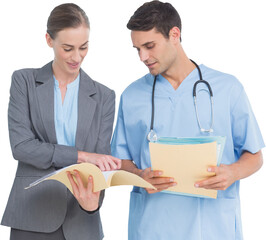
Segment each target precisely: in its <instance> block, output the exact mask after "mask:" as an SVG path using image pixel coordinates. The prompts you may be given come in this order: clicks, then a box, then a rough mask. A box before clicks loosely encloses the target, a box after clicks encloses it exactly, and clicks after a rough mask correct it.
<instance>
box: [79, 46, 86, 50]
mask: <svg viewBox="0 0 266 240" xmlns="http://www.w3.org/2000/svg"><path fill="white" fill-rule="evenodd" d="M87 48H88V47H82V48H80V50H86V49H87Z"/></svg>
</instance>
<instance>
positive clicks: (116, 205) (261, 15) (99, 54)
mask: <svg viewBox="0 0 266 240" xmlns="http://www.w3.org/2000/svg"><path fill="white" fill-rule="evenodd" d="M144 2H145V1H143V0H134V1H130V0H112V1H108V0H102V1H92V0H76V1H75V0H74V3H76V4H78V5H80V6H81V7H82V8H83V9H84V10H85V11H86V12H87V14H88V16H89V19H90V22H91V36H90V44H89V45H90V46H89V48H90V49H89V52H88V56H87V58H86V60H85V61H84V63H83V69H84V70H85V71H86V72H87V73H88V74H89V75H90V76H91V77H92V78H93V79H95V80H97V81H99V82H101V83H103V84H105V85H107V86H108V87H110V88H112V89H114V90H115V91H116V96H117V106H118V103H119V97H120V94H121V93H122V91H123V89H124V88H125V87H126V86H127V85H129V84H130V83H131V82H132V81H134V80H136V79H138V78H139V77H141V76H142V75H144V74H146V73H147V72H148V70H147V69H146V67H145V66H144V64H142V63H141V62H140V61H139V59H138V56H137V52H136V50H134V49H133V48H132V43H131V39H130V32H129V31H128V30H127V28H126V24H127V21H128V20H129V17H130V16H131V15H132V14H133V12H134V11H135V10H136V9H137V8H138V7H139V6H140V5H141V4H143V3H144ZM169 2H170V3H172V4H173V5H174V6H175V7H176V9H177V10H178V12H179V13H180V15H181V19H182V22H183V31H182V40H183V47H184V49H185V51H186V53H187V55H188V56H189V57H190V58H192V59H194V60H195V61H196V62H197V63H199V64H201V63H204V64H205V65H207V66H209V67H212V68H215V69H217V70H220V71H223V72H228V73H231V74H233V75H235V76H236V77H237V78H238V79H240V81H241V82H242V83H243V85H244V87H245V89H246V92H247V94H248V96H249V99H250V102H251V104H252V106H253V110H254V112H255V115H256V117H257V120H258V122H259V125H260V128H261V131H262V134H263V135H264V136H265V133H266V114H265V107H264V106H265V103H266V94H265V87H266V84H265V81H266V79H265V73H264V72H265V70H264V69H265V59H264V58H265V56H266V47H265V44H266V34H265V32H266V31H265V24H266V15H265V11H264V10H265V5H264V1H263V0H252V1H251V0H247V1H246V0H234V1H232V0H223V1H213V0H201V1H197V0H190V1H188V0H175V1H174V0H169ZM61 3H64V1H61V0H53V1H52V0H47V1H34V0H24V1H19V0H14V1H5V3H4V4H3V3H2V4H1V14H0V25H1V36H0V46H1V57H0V66H1V67H0V68H1V76H2V81H1V83H2V87H1V88H0V91H1V94H0V97H1V105H0V114H1V118H0V119H1V135H0V141H1V142H0V146H1V152H2V160H1V161H0V168H1V174H0V184H1V195H0V215H2V214H3V212H4V209H5V204H6V202H7V199H8V195H9V192H10V189H11V186H12V182H13V179H14V175H15V171H16V165H17V162H16V161H15V160H13V159H12V155H11V151H10V146H9V138H8V128H7V106H8V101H9V88H10V80H11V78H10V77H11V74H12V72H13V71H14V70H16V69H21V68H25V67H41V66H43V65H45V64H46V63H47V62H48V61H51V60H52V58H53V52H52V50H51V49H50V48H48V47H47V45H46V41H45V31H46V21H47V18H48V16H49V13H50V11H51V10H52V9H53V8H54V7H55V6H57V5H59V4H61ZM116 113H117V107H116ZM264 152H265V151H264ZM265 182H266V170H265V167H263V168H262V169H261V170H260V171H259V172H258V173H256V174H255V175H253V176H251V177H249V178H247V179H244V180H242V182H241V199H242V202H241V206H242V221H243V231H244V236H245V240H263V239H264V240H265V239H266V232H265V216H266V206H265V205H266V194H265ZM130 190H131V187H125V186H124V187H113V188H111V189H108V190H107V191H106V198H105V201H104V205H103V207H102V209H101V215H102V222H103V228H104V232H105V238H104V239H105V240H114V239H115V240H125V239H127V220H128V207H129V193H130ZM0 217H1V216H0ZM40 217H41V216H40ZM0 236H1V239H3V240H6V239H9V228H7V227H3V226H0Z"/></svg>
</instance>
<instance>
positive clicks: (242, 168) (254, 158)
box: [231, 151, 263, 180]
mask: <svg viewBox="0 0 266 240" xmlns="http://www.w3.org/2000/svg"><path fill="white" fill-rule="evenodd" d="M262 164H263V157H262V153H261V151H258V152H257V153H255V154H252V153H250V152H244V153H243V154H242V155H241V157H240V158H239V160H238V161H237V162H236V163H233V164H232V165H231V166H232V167H233V168H234V169H235V174H236V175H235V176H236V178H237V180H240V179H243V178H246V177H248V176H250V175H252V174H253V173H255V172H256V171H258V170H259V169H260V168H261V166H262Z"/></svg>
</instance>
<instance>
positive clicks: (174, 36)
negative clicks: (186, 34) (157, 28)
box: [169, 27, 181, 42]
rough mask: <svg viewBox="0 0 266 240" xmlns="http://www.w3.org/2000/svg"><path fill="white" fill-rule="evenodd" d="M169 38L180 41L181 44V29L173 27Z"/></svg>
mask: <svg viewBox="0 0 266 240" xmlns="http://www.w3.org/2000/svg"><path fill="white" fill-rule="evenodd" d="M169 38H172V39H173V40H174V41H179V42H180V39H181V32H180V29H179V28H178V27H173V28H172V29H171V30H170V31H169Z"/></svg>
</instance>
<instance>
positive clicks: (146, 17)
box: [127, 1, 182, 40]
mask: <svg viewBox="0 0 266 240" xmlns="http://www.w3.org/2000/svg"><path fill="white" fill-rule="evenodd" d="M173 27H178V28H179V30H180V32H181V28H182V24H181V19H180V16H179V14H178V12H177V11H176V9H175V8H174V7H173V6H172V5H171V4H170V3H163V2H160V1H151V2H146V3H144V4H143V5H142V6H141V7H139V8H138V9H137V10H136V11H135V12H134V14H133V16H132V17H131V18H130V19H129V21H128V23H127V28H128V29H129V30H133V31H149V30H151V29H153V28H155V29H156V30H157V31H158V32H159V33H162V34H163V36H164V37H165V38H169V32H170V30H171V29H172V28H173ZM180 40H181V37H180Z"/></svg>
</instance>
